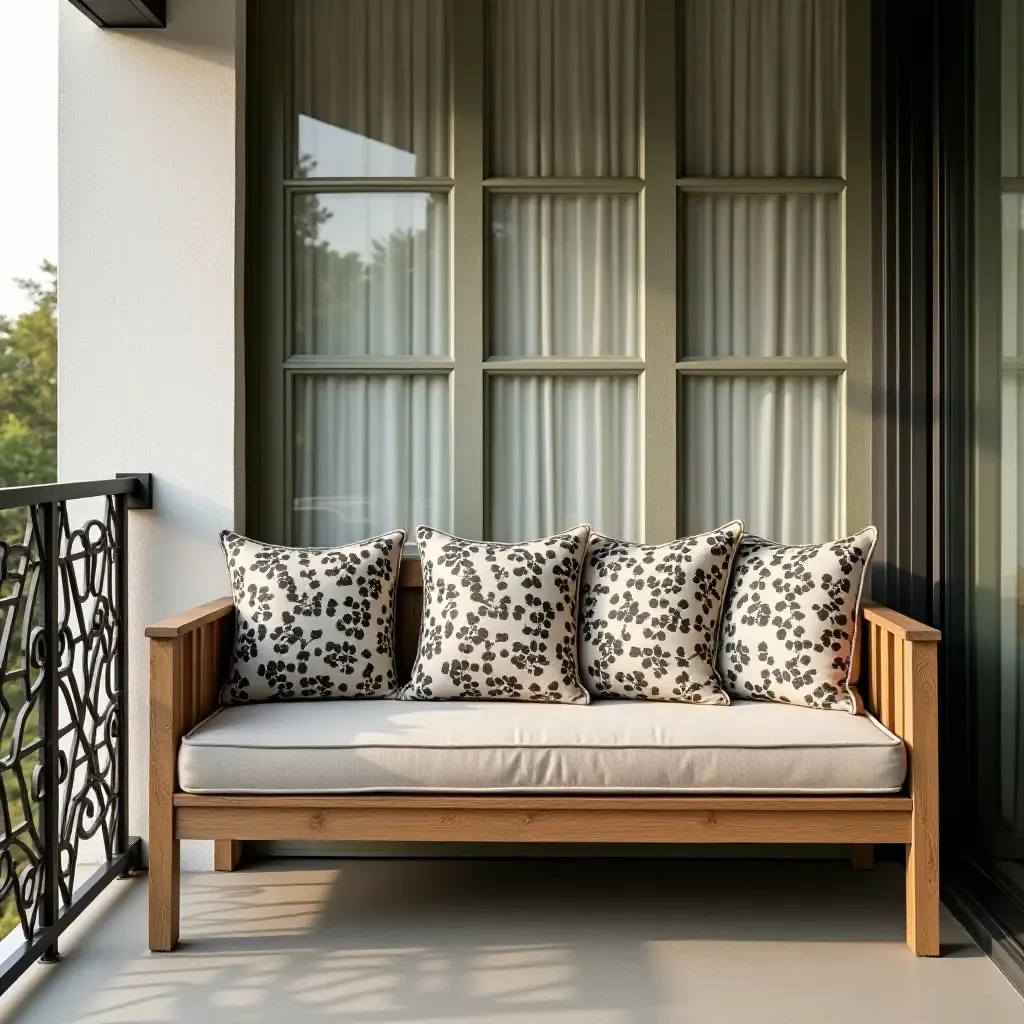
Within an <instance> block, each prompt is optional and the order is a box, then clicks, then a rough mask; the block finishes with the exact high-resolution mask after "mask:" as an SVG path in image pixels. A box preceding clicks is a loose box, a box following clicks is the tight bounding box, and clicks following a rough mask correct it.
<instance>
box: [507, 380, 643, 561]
mask: <svg viewBox="0 0 1024 1024" xmlns="http://www.w3.org/2000/svg"><path fill="white" fill-rule="evenodd" d="M488 433H489V445H488V447H489V453H490V454H489V477H490V489H489V505H488V508H489V520H488V521H489V532H488V537H489V538H490V539H491V540H499V541H519V540H530V539H533V538H536V537H544V536H547V535H549V534H552V533H556V532H557V531H559V530H564V529H566V528H567V527H570V526H575V525H577V524H579V523H590V525H591V526H593V527H594V529H595V530H600V531H601V532H602V533H606V534H609V535H610V536H612V537H621V538H623V539H626V540H636V539H637V537H638V532H639V530H638V513H639V508H640V499H639V435H638V403H637V381H636V378H635V377H568V376H566V377H562V376H552V377H520V376H508V377H506V376H503V375H502V376H495V377H493V378H492V380H491V384H490V390H489V416H488Z"/></svg>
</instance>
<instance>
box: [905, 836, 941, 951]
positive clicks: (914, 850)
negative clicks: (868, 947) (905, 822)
mask: <svg viewBox="0 0 1024 1024" xmlns="http://www.w3.org/2000/svg"><path fill="white" fill-rule="evenodd" d="M935 853H936V851H935V850H934V849H932V845H931V844H929V843H927V842H912V843H908V844H907V945H908V946H909V947H910V951H911V952H912V953H913V954H914V955H915V956H938V955H939V867H938V858H937V857H936V856H935Z"/></svg>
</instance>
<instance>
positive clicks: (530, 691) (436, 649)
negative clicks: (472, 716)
mask: <svg viewBox="0 0 1024 1024" xmlns="http://www.w3.org/2000/svg"><path fill="white" fill-rule="evenodd" d="M589 534H590V527H589V526H579V527H576V528H575V529H573V530H567V531H566V532H565V533H560V534H557V535H556V536H554V537H547V538H545V539H543V540H537V541H530V542H527V543H523V544H497V543H491V542H483V541H468V540H460V539H459V538H458V537H452V536H451V535H449V534H447V533H442V532H441V531H439V530H433V529H431V528H429V527H426V526H421V527H419V528H418V529H417V531H416V541H417V543H418V545H419V551H420V561H421V564H422V567H423V620H422V624H421V627H420V646H419V651H418V653H417V657H416V664H415V666H414V667H413V671H412V678H411V679H410V681H409V682H408V683H407V684H406V685H405V686H404V687H403V688H402V691H401V693H400V694H399V696H400V697H401V698H402V699H403V700H444V699H448V700H453V699H463V700H523V701H550V702H553V703H561V704H586V703H587V702H588V699H589V698H588V696H587V691H586V690H584V689H583V687H582V686H581V685H580V682H579V671H578V668H577V664H576V608H577V598H578V591H579V584H580V575H581V570H582V567H583V554H584V551H585V549H586V543H587V537H588V536H589Z"/></svg>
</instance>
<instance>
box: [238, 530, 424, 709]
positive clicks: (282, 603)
mask: <svg viewBox="0 0 1024 1024" xmlns="http://www.w3.org/2000/svg"><path fill="white" fill-rule="evenodd" d="M221 544H222V545H223V547H224V553H225V555H226V556H227V562H228V570H229V572H230V573H231V590H232V596H233V599H234V604H235V649H234V661H233V665H232V669H231V674H230V676H229V677H228V680H227V682H226V683H225V684H224V687H223V689H222V691H221V703H223V704H248V703H252V702H255V701H267V700H296V699H301V698H314V697H391V696H393V695H394V693H395V690H396V689H397V686H398V677H397V674H396V671H395V593H396V588H397V585H398V571H399V568H400V566H401V561H402V547H403V545H404V544H405V533H404V532H403V531H401V530H396V531H395V532H394V533H385V534H382V535H381V536H379V537H371V538H370V539H369V540H363V541H359V542H358V543H356V544H346V545H344V546H343V547H338V548H286V547H277V546H275V545H272V544H263V543H261V542H260V541H257V540H250V539H249V538H248V537H243V536H241V535H240V534H237V533H232V532H231V531H230V530H225V531H224V532H223V533H222V534H221Z"/></svg>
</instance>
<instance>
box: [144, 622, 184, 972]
mask: <svg viewBox="0 0 1024 1024" xmlns="http://www.w3.org/2000/svg"><path fill="white" fill-rule="evenodd" d="M149 658H150V663H149V948H150V949H151V950H154V951H155V952H165V953H166V952H170V951H171V950H172V949H174V947H175V945H177V942H178V921H179V916H180V913H179V909H180V908H179V892H180V862H179V850H180V844H179V841H178V839H177V837H176V836H175V834H174V831H175V829H174V814H175V811H174V802H173V796H174V789H175V774H176V766H177V759H178V746H179V743H180V740H181V732H180V729H181V697H182V694H181V689H180V686H179V683H180V680H181V675H182V669H183V650H182V642H181V640H180V639H174V640H160V641H157V640H154V641H151V643H150V648H149Z"/></svg>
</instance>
